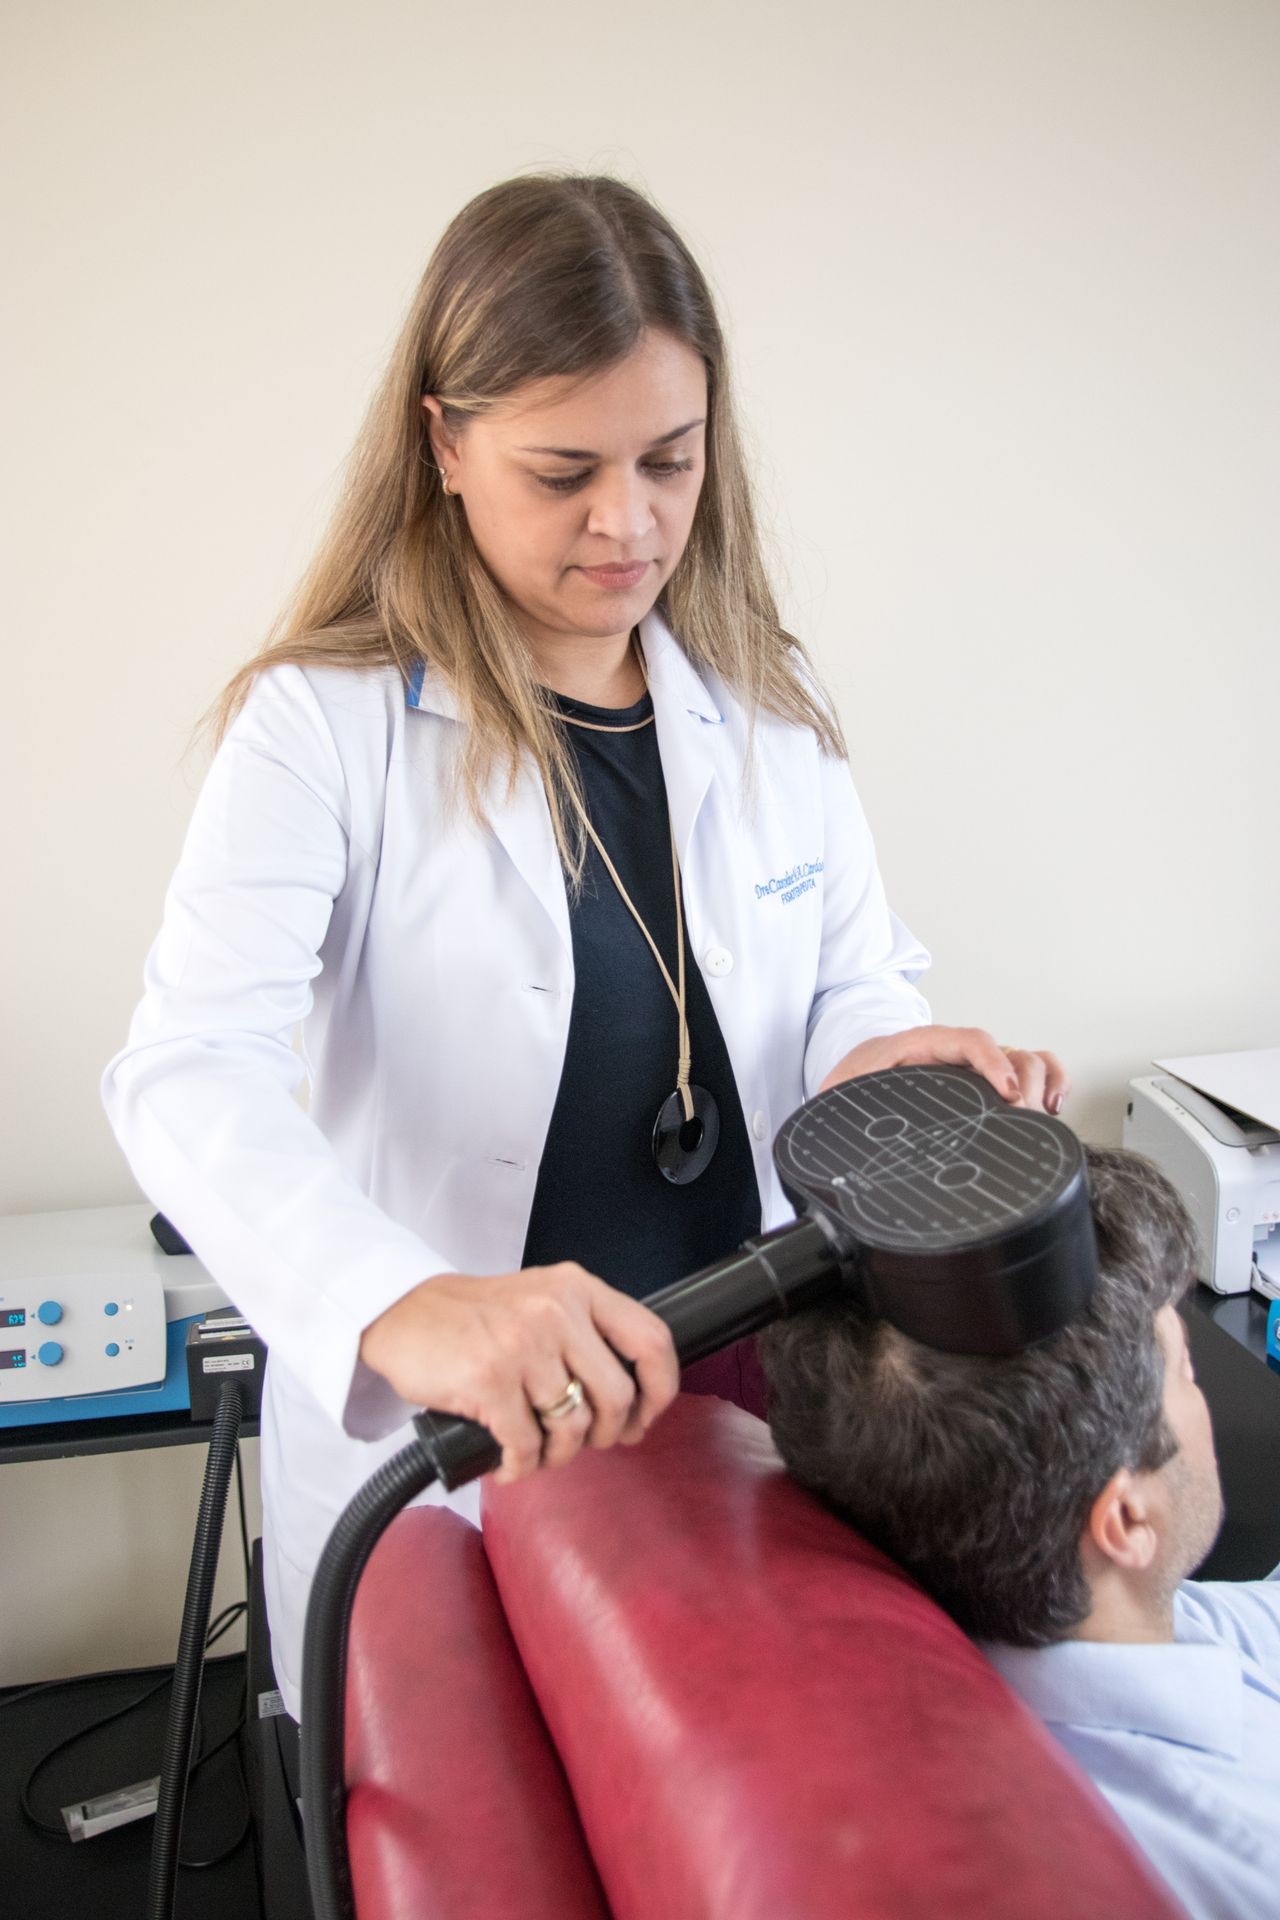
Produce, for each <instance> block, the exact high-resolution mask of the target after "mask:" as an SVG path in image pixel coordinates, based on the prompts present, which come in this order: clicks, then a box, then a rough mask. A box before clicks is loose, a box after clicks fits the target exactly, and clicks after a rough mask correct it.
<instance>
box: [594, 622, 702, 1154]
mask: <svg viewBox="0 0 1280 1920" xmlns="http://www.w3.org/2000/svg"><path fill="white" fill-rule="evenodd" d="M636 660H637V663H638V665H639V668H640V674H641V678H642V679H643V681H644V684H645V691H646V692H648V689H649V676H648V674H647V673H646V672H645V667H644V655H643V654H642V653H641V652H640V649H639V648H638V647H637V648H636ZM561 719H563V720H565V721H567V722H568V724H569V725H570V726H574V727H587V728H589V729H590V730H591V732H593V733H638V732H639V731H640V729H641V727H647V726H651V725H652V723H653V715H652V714H649V715H648V716H647V717H646V718H645V719H643V720H640V721H637V722H636V723H635V724H634V725H633V726H626V727H608V726H601V725H599V724H598V723H596V722H594V721H591V720H575V719H573V718H572V717H571V716H570V715H568V714H562V715H561ZM570 797H571V798H572V800H573V804H574V806H575V807H576V808H577V811H578V817H579V819H580V820H581V821H582V824H583V826H584V827H585V829H586V831H587V833H588V834H589V835H590V838H591V842H592V845H593V846H594V847H595V850H596V852H597V853H598V854H599V855H600V858H601V859H602V860H603V862H604V864H605V867H606V869H607V870H608V874H609V878H610V879H611V880H612V881H613V884H614V886H615V887H616V888H617V889H618V893H619V895H620V896H621V899H622V903H623V905H624V906H625V907H626V909H627V912H628V913H629V914H630V915H631V918H632V919H633V920H634V921H635V923H636V925H637V926H638V927H639V929H640V931H641V933H642V934H643V935H644V937H645V939H646V940H647V941H648V943H649V951H650V953H652V955H653V957H654V959H655V960H656V961H657V963H658V968H659V971H660V972H661V974H662V977H663V979H664V980H665V982H666V985H667V992H668V993H669V994H670V995H671V998H672V999H673V1000H674V1001H675V1007H676V1016H677V1020H678V1022H679V1045H680V1064H679V1069H678V1071H677V1074H676V1092H677V1093H678V1094H679V1095H680V1104H681V1106H682V1108H683V1109H684V1117H685V1121H686V1123H687V1122H688V1121H690V1120H692V1119H693V1118H694V1107H693V1095H692V1093H691V1092H690V1090H689V1074H690V1070H691V1067H692V1059H691V1043H690V1039H689V1021H688V1016H687V1012H686V992H685V987H686V982H685V961H684V903H683V899H682V894H681V886H680V855H679V852H678V850H677V848H676V830H675V826H674V824H673V822H672V819H671V814H670V811H668V813H667V829H668V831H669V833H670V835H671V873H672V878H673V880H674V882H675V894H676V976H677V979H678V981H679V985H678V986H677V985H676V982H675V981H673V980H672V978H671V972H670V969H669V968H668V966H667V963H666V961H665V960H664V959H663V957H662V955H661V954H660V953H659V951H658V946H657V942H656V941H655V940H654V937H653V935H652V934H651V933H650V931H649V929H648V927H647V926H646V925H645V923H644V921H643V920H642V919H641V917H640V914H639V911H638V910H637V908H636V905H635V902H634V901H633V900H632V898H631V895H630V894H629V893H628V892H627V890H626V888H625V887H624V886H623V884H622V877H621V875H620V874H619V872H618V869H617V868H616V867H615V866H614V864H613V861H612V860H611V859H610V858H609V853H608V849H607V848H606V846H605V844H604V841H603V840H602V839H601V838H600V835H599V834H598V833H597V832H596V830H595V828H594V826H592V824H591V818H590V816H589V814H588V813H587V810H586V807H585V806H584V805H583V803H582V801H581V800H580V799H579V797H578V795H577V794H576V793H574V794H571V796H570Z"/></svg>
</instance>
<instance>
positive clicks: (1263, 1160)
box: [1124, 1055, 1280, 1300]
mask: <svg viewBox="0 0 1280 1920" xmlns="http://www.w3.org/2000/svg"><path fill="white" fill-rule="evenodd" d="M1215 1058H1216V1059H1218V1060H1223V1061H1235V1060H1246V1059H1248V1058H1250V1056H1242V1055H1219V1056H1208V1057H1207V1058H1206V1059H1204V1060H1202V1061H1191V1060H1188V1061H1177V1062H1172V1063H1170V1064H1171V1065H1172V1066H1174V1067H1181V1068H1182V1069H1183V1071H1184V1072H1187V1073H1194V1074H1195V1076H1196V1082H1204V1083H1207V1087H1206V1085H1204V1084H1197V1083H1193V1081H1191V1080H1189V1079H1184V1078H1182V1077H1181V1076H1180V1075H1179V1074H1178V1073H1177V1072H1167V1073H1155V1074H1147V1075H1143V1076H1142V1077H1140V1078H1138V1079H1136V1080H1131V1081H1130V1082H1129V1093H1128V1101H1127V1103H1126V1109H1125V1122H1124V1144H1125V1146H1126V1147H1132V1148H1133V1149H1134V1151H1135V1152H1137V1153H1142V1154H1145V1155H1146V1156H1147V1158H1148V1159H1149V1160H1154V1161H1155V1163H1156V1165H1157V1166H1158V1167H1159V1168H1160V1170H1161V1172H1163V1173H1164V1174H1166V1175H1167V1176H1168V1178H1169V1179H1170V1180H1171V1181H1172V1183H1173V1185H1174V1186H1175V1187H1176V1188H1177V1189H1178V1192H1179V1193H1180V1194H1181V1195H1182V1198H1183V1200H1184V1201H1185V1203H1186V1206H1187V1210H1188V1212H1189V1213H1190V1215H1191V1218H1192V1221H1193V1222H1194V1225H1195V1230H1196V1239H1197V1242H1198V1243H1199V1253H1200V1264H1199V1273H1198V1276H1197V1277H1198V1278H1199V1279H1201V1280H1204V1281H1206V1282H1207V1283H1208V1284H1209V1286H1211V1287H1212V1288H1213V1289H1214V1291H1215V1292H1216V1293H1247V1292H1248V1291H1249V1289H1250V1288H1251V1287H1252V1288H1254V1289H1255V1290H1256V1291H1257V1292H1258V1293H1260V1294H1262V1295H1263V1296H1264V1297H1265V1298H1266V1299H1269V1300H1276V1299H1280V1126H1276V1125H1274V1124H1270V1123H1269V1115H1270V1113H1271V1112H1272V1111H1274V1107H1273V1105H1272V1102H1273V1100H1274V1102H1275V1103H1276V1104H1280V1086H1278V1087H1277V1090H1276V1092H1275V1094H1274V1095H1273V1094H1272V1093H1271V1092H1270V1091H1269V1082H1268V1079H1266V1078H1260V1077H1255V1078H1254V1079H1252V1080H1245V1079H1243V1078H1239V1077H1236V1078H1235V1079H1231V1078H1227V1077H1225V1076H1224V1075H1222V1074H1221V1073H1219V1072H1217V1071H1215V1068H1214V1064H1213V1062H1214V1060H1215ZM1252 1058H1253V1059H1255V1060H1261V1061H1263V1062H1266V1061H1267V1059H1268V1056H1266V1055H1255V1056H1252ZM1277 1061H1278V1062H1280V1055H1278V1056H1277ZM1214 1087H1219V1088H1224V1087H1225V1088H1230V1089H1231V1091H1233V1092H1235V1093H1236V1096H1237V1097H1238V1098H1244V1099H1248V1100H1250V1101H1252V1102H1253V1103H1254V1104H1255V1105H1258V1106H1262V1107H1264V1108H1265V1109H1267V1114H1266V1116H1255V1115H1253V1114H1251V1113H1248V1112H1244V1111H1242V1110H1241V1109H1240V1108H1239V1107H1236V1106H1232V1105H1229V1104H1228V1103H1227V1102H1226V1101H1225V1100H1224V1099H1222V1098H1215V1097H1214V1096H1213V1094H1212V1093H1211V1092H1210V1091H1209V1090H1207V1088H1214ZM1251 1087H1252V1088H1256V1089H1257V1090H1256V1091H1251V1090H1250V1089H1251Z"/></svg>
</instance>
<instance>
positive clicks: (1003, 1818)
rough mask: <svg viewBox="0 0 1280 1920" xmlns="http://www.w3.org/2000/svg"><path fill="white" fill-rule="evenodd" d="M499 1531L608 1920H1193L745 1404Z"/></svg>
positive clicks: (534, 1674)
mask: <svg viewBox="0 0 1280 1920" xmlns="http://www.w3.org/2000/svg"><path fill="white" fill-rule="evenodd" d="M485 1515H486V1518H485V1543H486V1546H487V1549H488V1553H489V1559H490V1564H491V1565H492V1567H493V1570H494V1575H495V1578H496V1580H497V1583H498V1588H499V1591H500V1594H501V1597H502V1603H503V1606H504V1608H505V1611H506V1615H507V1619H508V1622H509V1624H510V1626H511V1629H512V1632H513V1633H514V1636H515V1640H516V1643H517V1645H518V1647H519V1650H520V1655H521V1658H522V1659H523V1661H524V1664H525V1667H526V1670H527V1672H528V1674H529V1677H530V1679H531V1680H532V1682H533V1688H534V1691H535V1693H536V1694H537V1697H538V1700H539V1703H540V1704H541V1707H542V1711H543V1714H544V1716H545V1718H546V1722H547V1725H548V1726H549V1728H550V1730H551V1734H552V1736H553V1738H554V1740H555V1743H556V1746H557V1749H558V1751H559V1754H560V1758H561V1760H562V1761H563V1763H564V1766H565V1770H566V1772H567V1774H568V1778H569V1783H570V1786H571V1787H572V1790H573V1793H574V1797H575V1799H576V1802H577V1806H578V1812H579V1815H580V1817H581V1820H582V1825H583V1828H584V1830H585V1833H586V1836H587V1840H588V1843H589V1845H590V1848H591V1851H592V1854H593V1856H594V1859H595V1864H596V1867H597V1870H598V1871H599V1874H600V1877H601V1880H602V1882H603V1884H604V1888H605V1893H606V1895H607V1898H608V1900H609V1904H610V1907H611V1910H612V1912H613V1914H614V1916H615V1920H657V1917H658V1916H661V1920H813V1917H815V1916H819V1915H820V1916H823V1917H824V1920H830V1917H831V1916H835V1915H839V1916H840V1920H871V1917H872V1916H874V1917H875V1920H921V1916H922V1915H938V1916H946V1920H970V1917H972V1920H1027V1917H1028V1916H1029V1915H1032V1914H1034V1915H1035V1916H1036V1920H1099V1916H1103V1915H1105V1916H1112V1915H1121V1914H1123V1915H1124V1916H1125V1920H1173V1916H1175V1915H1176V1914H1177V1911H1178V1910H1177V1909H1176V1907H1174V1905H1173V1904H1172V1902H1171V1901H1170V1899H1169V1897H1168V1896H1167V1895H1166V1894H1165V1893H1164V1892H1163V1891H1162V1890H1161V1888H1160V1887H1159V1886H1158V1885H1157V1884H1156V1882H1155V1881H1154V1879H1153V1878H1152V1877H1150V1875H1149V1873H1148V1871H1147V1870H1146V1869H1145V1867H1144V1866H1143V1865H1142V1864H1141V1862H1140V1861H1139V1859H1138V1856H1137V1855H1136V1853H1135V1852H1134V1851H1133V1850H1132V1847H1131V1844H1130V1842H1129V1841H1128V1838H1127V1836H1126V1835H1125V1834H1124V1833H1123V1831H1122V1829H1121V1828H1120V1826H1119V1824H1118V1823H1117V1822H1116V1821H1115V1820H1114V1818H1113V1816H1112V1815H1111V1813H1110V1811H1109V1810H1108V1808H1107V1807H1106V1805H1105V1803H1104V1802H1103V1801H1102V1799H1101V1797H1100V1796H1099V1795H1097V1794H1096V1793H1095V1792H1094V1790H1093V1788H1092V1787H1091V1786H1090V1785H1089V1784H1088V1782H1087V1781H1086V1780H1085V1779H1084V1778H1083V1776H1082V1775H1081V1774H1080V1773H1079V1772H1078V1771H1077V1770H1076V1768H1075V1767H1074V1766H1073V1765H1072V1764H1071V1763H1070V1762H1069V1761H1068V1759H1067V1758H1066V1756H1065V1755H1063V1754H1062V1753H1061V1752H1060V1751H1059V1750H1058V1748H1057V1747H1056V1746H1055V1745H1054V1743H1053V1741H1052V1739H1051V1738H1050V1736H1049V1735H1048V1734H1047V1733H1046V1732H1045V1731H1044V1730H1043V1729H1042V1728H1041V1727H1040V1726H1039V1725H1038V1723H1036V1722H1035V1721H1034V1720H1033V1719H1032V1718H1031V1716H1030V1715H1029V1714H1028V1713H1027V1712H1026V1711H1025V1710H1024V1708H1023V1707H1022V1706H1021V1704H1020V1703H1019V1702H1018V1701H1017V1700H1016V1699H1015V1698H1014V1696H1013V1695H1012V1693H1010V1692H1009V1690H1008V1689H1007V1688H1006V1687H1005V1685H1004V1683H1003V1682H1002V1681H1001V1680H1000V1678H999V1676H998V1675H997V1674H996V1673H995V1671H994V1670H993V1669H992V1668H991V1667H990V1666H989V1665H988V1663H987V1662H986V1661H985V1660H984V1659H983V1658H982V1656H981V1655H980V1654H979V1653H978V1651H977V1650H976V1648H975V1647H974V1646H973V1645H972V1644H971V1643H970V1641H969V1640H968V1639H966V1637H965V1636H964V1634H962V1633H961V1632H960V1630H959V1629H958V1628H957V1627H956V1626H955V1625H954V1624H953V1623H952V1622H951V1621H950V1620H949V1619H947V1617H946V1616H945V1615H944V1614H943V1613H942V1612H941V1611H940V1610H939V1609H938V1608H937V1607H935V1606H934V1604H933V1603H932V1602H931V1601H930V1600H929V1599H927V1598H926V1596H925V1595H924V1594H923V1593H922V1592H921V1591H920V1590H919V1589H918V1588H917V1587H916V1586H915V1585H914V1584H913V1583H912V1582H911V1581H910V1580H908V1579H907V1578H906V1577H905V1576H904V1575H903V1574H901V1573H900V1572H899V1571H898V1570H897V1569H896V1568H895V1567H894V1566H892V1565H891V1564H890V1562H888V1561H887V1560H886V1559H885V1558H884V1557H883V1556H882V1555H880V1554H878V1553H877V1552H875V1551H874V1550H873V1549H872V1548H870V1547H868V1546H867V1545H865V1544H864V1543H863V1542H861V1541H860V1540H859V1539H857V1538H856V1537H855V1536H854V1534H853V1533H851V1532H850V1531H849V1530H848V1529H847V1528H846V1527H844V1526H843V1525H842V1524H841V1523H840V1522H839V1521H838V1520H836V1519H835V1518H834V1517H833V1516H832V1515H831V1514H829V1513H827V1512H826V1511H825V1510H824V1509H823V1508H822V1507H821V1506H820V1505H819V1504H818V1503H817V1502H816V1501H814V1500H813V1499H811V1498H810V1497H809V1496H808V1495H807V1494H806V1493H804V1492H803V1491H802V1490H801V1489H800V1488H799V1487H798V1486H796V1485H795V1484H794V1483H792V1482H791V1481H790V1480H789V1479H788V1478H787V1477H786V1476H785V1475H784V1473H783V1472H782V1470H781V1467H780V1465H779V1462H778V1459H777V1456H776V1454H775V1453H774V1450H773V1447H772V1443H771V1442H770V1439H769V1434H768V1430H767V1428H766V1427H764V1426H763V1425H762V1424H761V1422H759V1421H758V1420H755V1419H753V1418H752V1416H751V1415H749V1414H747V1413H744V1412H742V1411H741V1410H740V1409H739V1408H736V1407H731V1406H729V1405H727V1404H726V1403H725V1402H723V1401H717V1400H710V1399H698V1398H682V1399H681V1400H679V1401H677V1402H676V1404H675V1406H674V1407H673V1408H672V1409H671V1410H670V1411H669V1412H668V1413H667V1414H666V1415H665V1416H664V1417H663V1419H661V1420H660V1421H659V1422H658V1424H657V1426H656V1427H655V1428H654V1429H653V1430H652V1432H651V1433H650V1434H649V1436H648V1438H647V1439H646V1440H645V1442H644V1444H643V1446H641V1447H639V1448H618V1449H615V1450H614V1451H612V1452H610V1453H603V1454H589V1453H588V1454H583V1455H581V1456H580V1457H579V1459H578V1460H577V1461H575V1462H574V1464H573V1466H572V1467H570V1468H567V1469H565V1470H564V1471H562V1472H557V1473H545V1474H537V1475H535V1476H534V1477H533V1478H532V1479H530V1480H528V1481H524V1482H521V1483H519V1484H518V1485H516V1486H513V1487H504V1488H489V1489H488V1490H487V1492H486V1506H485ZM473 1911H479V1909H476V1908H473ZM534 1911H536V1909H534V1908H531V1909H530V1912H531V1913H532V1912H534Z"/></svg>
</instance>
